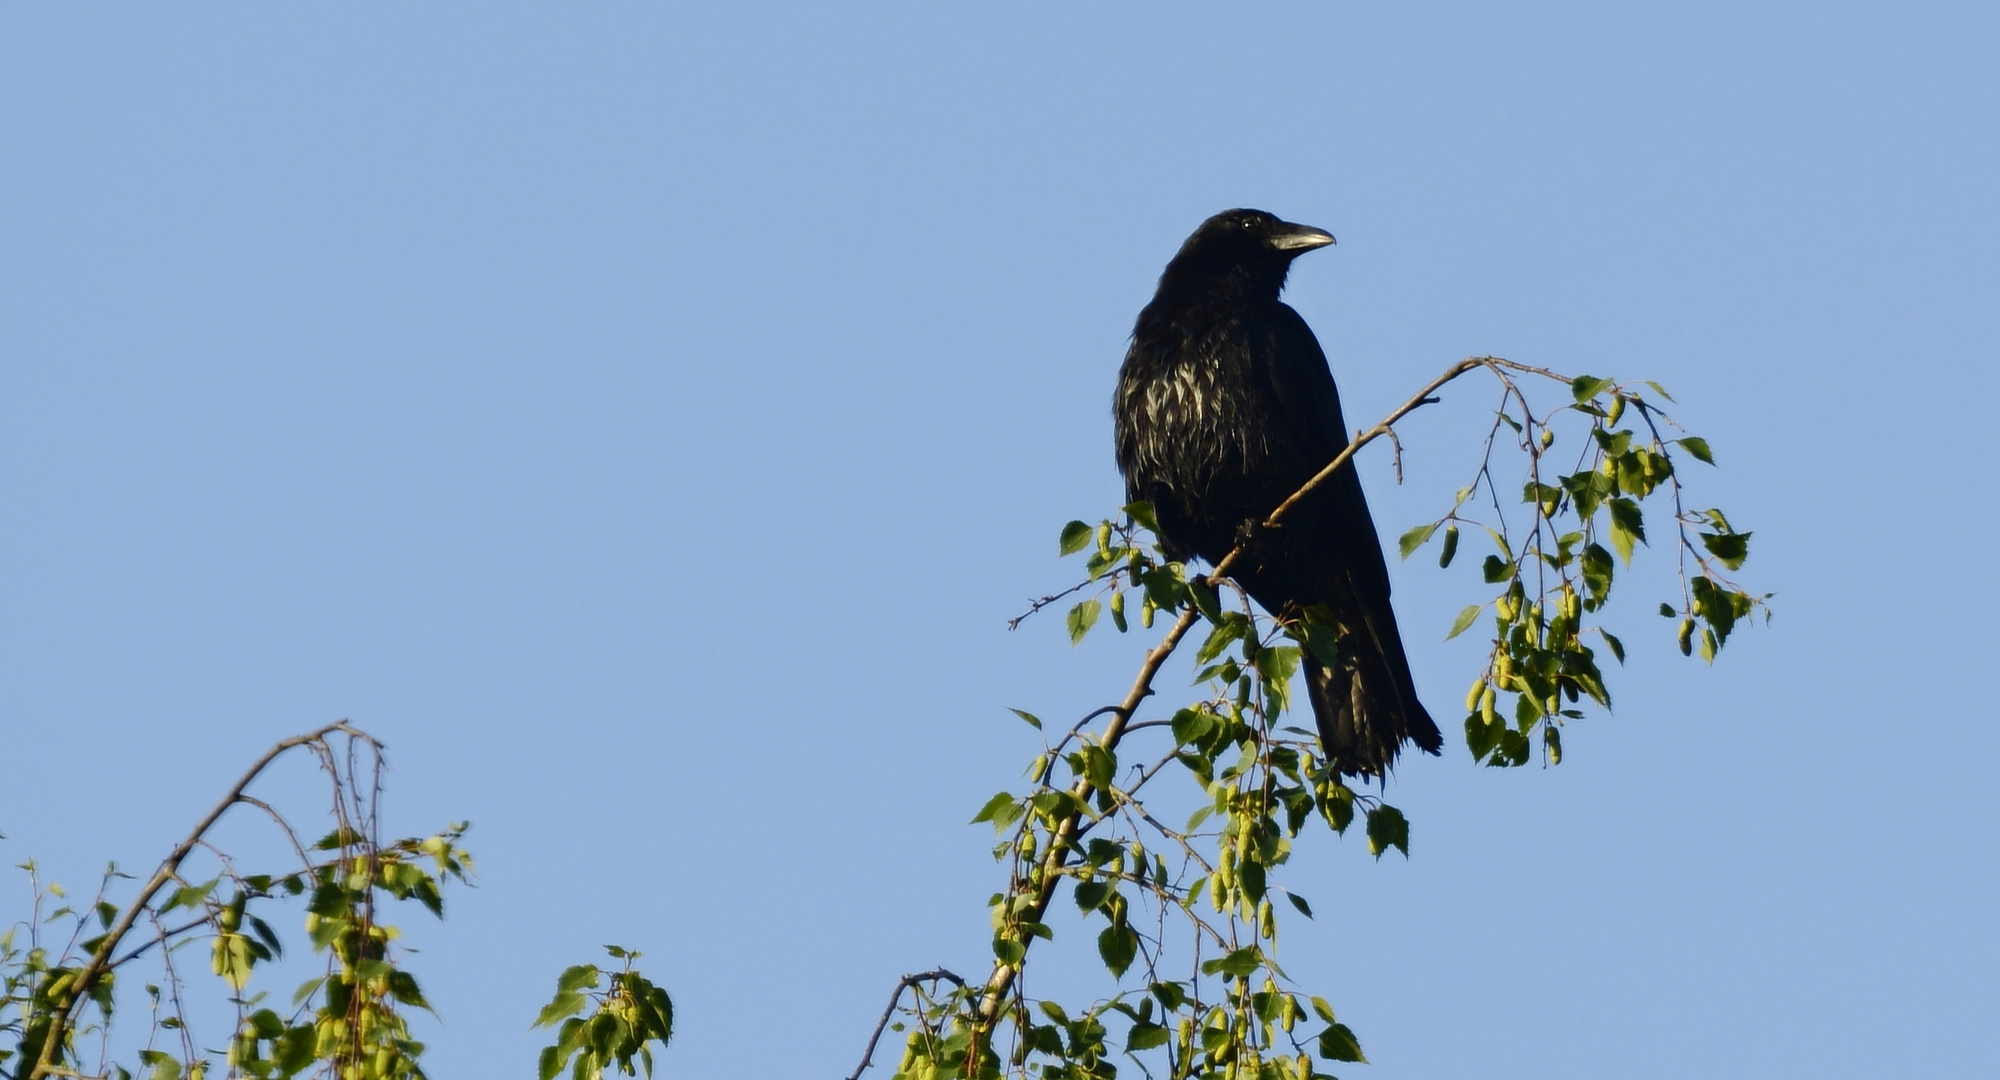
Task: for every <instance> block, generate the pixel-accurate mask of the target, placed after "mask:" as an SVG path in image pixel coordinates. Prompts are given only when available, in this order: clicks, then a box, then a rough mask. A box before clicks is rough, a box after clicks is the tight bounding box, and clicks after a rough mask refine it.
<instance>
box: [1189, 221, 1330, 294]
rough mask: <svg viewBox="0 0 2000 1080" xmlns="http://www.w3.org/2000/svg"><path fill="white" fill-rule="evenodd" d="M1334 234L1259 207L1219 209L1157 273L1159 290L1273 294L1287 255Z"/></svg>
mask: <svg viewBox="0 0 2000 1080" xmlns="http://www.w3.org/2000/svg"><path fill="white" fill-rule="evenodd" d="M1331 243H1333V235H1332V234H1331V233H1328V232H1327V231H1326V230H1324V229H1315V228H1313V227H1312V226H1310V225H1294V224H1292V223H1291V222H1289V221H1285V220H1282V219H1280V218H1278V217H1277V216H1275V215H1273V214H1267V213H1265V212H1264V211H1262V210H1224V211H1223V212H1222V213H1220V214H1217V215H1215V216H1214V217H1212V218H1209V219H1208V220H1207V221H1204V222H1202V223H1201V227H1200V228H1198V229H1196V230H1195V231H1194V235H1192V236H1190V237H1188V238H1187V242H1186V243H1184V244H1182V245H1181V250H1180V253H1179V254H1177V255H1175V256H1174V259H1173V261H1172V262H1170V263H1168V264H1167V272H1166V273H1165V274H1163V275H1162V276H1161V278H1160V288H1161V291H1162V292H1179V291H1180V290H1182V289H1189V290H1200V291H1206V290H1210V289H1218V288H1219V289H1223V290H1227V291H1230V292H1237V291H1240V292H1243V293H1253V294H1264V295H1269V296H1273V297H1275V296H1277V295H1278V291H1279V290H1280V289H1283V288H1284V286H1285V274H1286V273H1287V272H1288V271H1289V270H1290V269H1291V266H1292V260H1293V259H1296V258H1298V257H1299V256H1301V255H1304V254H1305V253H1306V252H1308V251H1311V250H1312V249H1314V248H1319V247H1325V246H1326V245H1328V244H1331Z"/></svg>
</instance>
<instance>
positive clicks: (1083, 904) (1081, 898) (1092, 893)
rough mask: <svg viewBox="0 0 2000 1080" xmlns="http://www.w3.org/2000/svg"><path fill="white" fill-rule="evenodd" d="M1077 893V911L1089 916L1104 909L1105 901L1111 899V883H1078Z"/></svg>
mask: <svg viewBox="0 0 2000 1080" xmlns="http://www.w3.org/2000/svg"><path fill="white" fill-rule="evenodd" d="M1075 892H1076V907H1077V910H1079V911H1081V912H1084V913H1085V914H1089V913H1090V912H1093V911H1096V910H1097V909H1098V908H1100V907H1102V906H1103V905H1104V901H1105V900H1106V899H1108V898H1110V896H1111V883H1110V882H1108V881H1079V882H1077V883H1076V890H1075Z"/></svg>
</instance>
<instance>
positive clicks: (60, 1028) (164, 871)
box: [28, 720, 373, 1080]
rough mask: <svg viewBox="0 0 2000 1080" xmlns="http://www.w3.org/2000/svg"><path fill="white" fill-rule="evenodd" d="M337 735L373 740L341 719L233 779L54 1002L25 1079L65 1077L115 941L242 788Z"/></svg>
mask: <svg viewBox="0 0 2000 1080" xmlns="http://www.w3.org/2000/svg"><path fill="white" fill-rule="evenodd" d="M336 731H341V732H346V733H347V734H349V735H352V736H355V737H357V738H363V739H369V741H371V742H372V741H373V739H372V738H370V736H368V735H367V734H365V733H363V732H362V731H361V730H360V729H358V728H355V727H351V726H349V724H348V723H347V721H345V720H342V721H340V722H339V723H334V724H328V725H326V726H325V727H323V728H320V729H319V730H318V731H314V732H309V733H307V734H305V735H295V736H293V737H292V738H289V739H285V740H284V741H282V742H280V743H278V744H277V745H275V746H273V747H271V749H270V750H268V751H266V752H265V753H264V756H263V757H260V758H258V759H257V761H256V763H255V764H253V765H251V766H250V768H249V770H248V771H246V772H245V773H244V774H243V776H242V778H241V779H239V780H237V781H236V786H235V787H232V788H230V789H229V794H227V795H225V796H223V798H222V801H221V802H219V803H216V804H215V807H214V809H212V810H210V811H209V812H208V815H207V816H206V817H203V818H202V819H201V822H200V824H198V825H196V826H195V827H194V831H193V832H191V833H189V834H188V836H187V839H185V840H183V841H181V842H180V844H179V846H177V847H175V848H174V850H173V852H172V853H171V854H169V855H168V856H167V858H166V861H164V862H162V863H161V864H160V868H159V869H158V870H155V871H153V876H152V878H150V879H149V880H148V881H147V882H146V884H145V887H144V888H141V889H140V890H139V895H138V896H136V897H134V898H133V899H132V903H131V904H130V905H128V906H127V907H126V908H125V913H124V914H123V915H122V916H120V917H119V919H118V923H117V925H115V926H113V927H112V928H111V931H110V932H109V933H107V934H105V935H104V939H103V940H102V941H100V942H98V945H97V948H96V949H95V950H93V951H92V952H91V954H90V959H89V960H88V961H86V962H85V963H84V965H83V970H82V971H80V972H78V973H77V976H76V981H74V982H72V983H71V984H70V986H69V989H68V990H65V991H64V992H63V995H62V998H61V1000H59V1001H58V1002H56V1006H55V1008H54V1010H53V1011H52V1013H51V1015H50V1020H49V1032H48V1035H47V1037H46V1038H45V1039H44V1040H43V1042H42V1051H41V1056H40V1058H39V1059H37V1060H36V1062H35V1065H34V1067H33V1068H32V1069H30V1070H29V1072H28V1076H29V1080H40V1078H41V1077H45V1076H62V1075H66V1074H68V1073H69V1070H66V1069H63V1068H62V1067H60V1066H58V1065H57V1064H56V1054H57V1053H58V1052H59V1051H58V1048H59V1047H60V1046H61V1045H62V1043H63V1039H64V1036H65V1035H66V1034H67V1033H68V1028H69V1027H70V1021H71V1019H72V1016H71V1014H72V1013H73V1012H74V1011H75V1010H76V1009H77V1008H79V1007H80V1006H81V1005H82V1003H83V1002H84V1001H85V1000H87V999H88V998H89V996H90V991H91V988H92V987H94V986H96V985H97V980H98V979H100V978H102V977H103V975H104V973H105V972H106V971H107V970H109V969H110V966H111V957H112V954H113V953H114V952H115V951H116V950H117V948H118V943H119V942H120V941H122V940H124V937H125V935H126V934H128V933H130V932H131V931H132V927H133V926H134V925H135V924H136V923H137V922H138V921H139V916H140V915H141V914H143V913H144V912H145V911H146V910H147V905H148V904H150V903H151V902H152V900H153V896H154V895H155V894H156V893H158V892H159V891H160V890H161V889H162V888H164V887H165V886H166V884H167V883H168V882H169V881H172V880H174V879H175V878H176V877H177V876H178V875H179V873H180V866H181V862H182V861H183V860H185V859H186V858H187V857H188V854H189V853H190V852H192V851H194V849H195V848H196V847H197V846H198V845H200V843H201V842H202V837H203V836H205V835H206V834H207V833H208V830H209V829H210V828H213V827H214V825H215V823H216V822H217V821H219V820H221V818H222V815H223V814H225V813H227V812H228V810H229V808H230V807H232V806H235V805H236V804H237V803H238V802H241V801H242V800H243V792H244V789H246V788H248V787H249V786H250V782H251V781H253V780H255V779H257V777H258V775H259V774H261V773H262V772H263V771H264V770H265V768H267V767H268V766H269V765H270V764H271V762H273V761H275V760H277V759H278V758H279V757H280V756H281V755H283V754H284V753H285V752H286V751H287V750H291V749H293V748H295V747H299V746H305V745H308V744H311V743H316V742H323V741H324V740H325V739H326V737H327V736H328V735H331V734H332V733H334V732H336Z"/></svg>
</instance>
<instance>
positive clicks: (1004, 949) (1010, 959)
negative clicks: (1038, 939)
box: [993, 933, 1028, 967]
mask: <svg viewBox="0 0 2000 1080" xmlns="http://www.w3.org/2000/svg"><path fill="white" fill-rule="evenodd" d="M1027 955H1028V950H1027V949H1026V948H1025V947H1024V946H1022V944H1021V943H1020V942H1018V941H1016V940H1014V939H1013V938H1010V937H1007V936H1006V935H1005V934H997V933H996V934H994V935H993V958H994V959H995V960H998V961H1000V962H1001V963H1003V964H1006V965H1007V966H1009V967H1012V966H1013V965H1015V964H1018V963H1020V962H1021V960H1022V958H1023V957H1025V956H1027Z"/></svg>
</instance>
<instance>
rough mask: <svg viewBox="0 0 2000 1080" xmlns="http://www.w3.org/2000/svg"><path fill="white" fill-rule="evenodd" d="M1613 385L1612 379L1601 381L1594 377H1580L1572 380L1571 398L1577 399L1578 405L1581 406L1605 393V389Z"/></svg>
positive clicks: (1570, 387) (1570, 386)
mask: <svg viewBox="0 0 2000 1080" xmlns="http://www.w3.org/2000/svg"><path fill="white" fill-rule="evenodd" d="M1611 383H1612V380H1610V379H1600V378H1597V377H1595V376H1592V375H1578V376H1577V377H1576V378H1574V379H1571V380H1570V383H1569V392H1570V396H1572V397H1574V398H1575V399H1576V403H1577V404H1578V405H1581V404H1583V403H1584V402H1586V401H1589V400H1590V399H1591V398H1594V397H1596V396H1597V395H1599V394H1601V393H1603V392H1604V390H1605V388H1606V387H1609V386H1610V385H1611Z"/></svg>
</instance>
